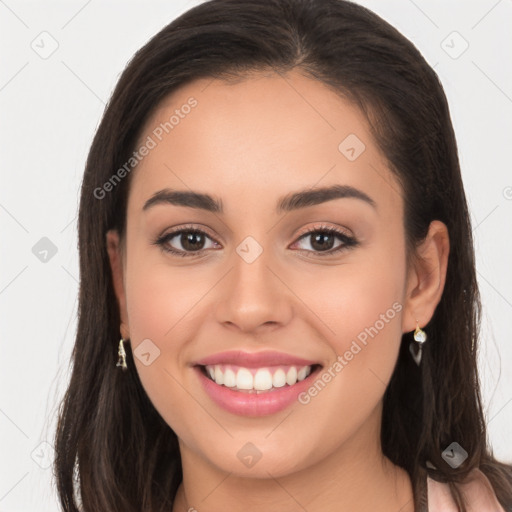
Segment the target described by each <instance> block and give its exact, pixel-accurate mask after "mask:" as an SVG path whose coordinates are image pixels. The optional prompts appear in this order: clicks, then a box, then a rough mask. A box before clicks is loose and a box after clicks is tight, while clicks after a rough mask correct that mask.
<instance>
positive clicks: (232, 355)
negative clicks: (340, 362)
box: [193, 350, 319, 368]
mask: <svg viewBox="0 0 512 512" xmlns="http://www.w3.org/2000/svg"><path fill="white" fill-rule="evenodd" d="M214 364H233V365H236V366H243V367H244V368H263V367H265V366H279V365H284V366H301V367H302V366H312V365H314V364H319V363H318V362H317V361H308V360H307V359H302V358H300V357H295V356H292V355H290V354H285V353H284V352H275V351H269V350H266V351H262V352H252V353H251V352H243V351H242V350H231V351H228V352H220V353H218V354H213V355H211V356H208V357H205V358H203V359H200V360H199V361H196V362H194V363H193V365H194V366H196V365H200V366H206V365H214Z"/></svg>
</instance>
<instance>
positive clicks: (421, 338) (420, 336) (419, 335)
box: [409, 320, 427, 366]
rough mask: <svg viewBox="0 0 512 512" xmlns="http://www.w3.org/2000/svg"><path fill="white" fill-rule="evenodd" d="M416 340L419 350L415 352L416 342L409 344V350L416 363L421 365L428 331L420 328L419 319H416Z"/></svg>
mask: <svg viewBox="0 0 512 512" xmlns="http://www.w3.org/2000/svg"><path fill="white" fill-rule="evenodd" d="M414 340H415V341H416V342H417V346H418V352H415V346H414V345H415V343H412V342H411V344H410V345H409V352H410V353H411V356H412V358H413V359H414V361H415V362H416V364H417V365H418V366H419V365H420V362H421V356H422V345H423V343H425V341H427V333H426V332H425V331H424V330H423V329H420V326H419V323H418V320H416V329H415V331H414Z"/></svg>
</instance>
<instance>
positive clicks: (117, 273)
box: [106, 229, 130, 339]
mask: <svg viewBox="0 0 512 512" xmlns="http://www.w3.org/2000/svg"><path fill="white" fill-rule="evenodd" d="M106 246H107V253H108V257H109V261H110V270H111V272H112V284H113V286H114V291H115V294H116V297H117V302H118V305H119V315H120V318H121V326H120V332H121V336H122V337H123V338H124V339H129V338H130V331H129V327H128V313H127V310H126V294H125V288H124V269H123V258H122V250H121V243H120V238H119V233H118V232H117V231H116V230H114V229H111V230H109V231H108V232H107V234H106Z"/></svg>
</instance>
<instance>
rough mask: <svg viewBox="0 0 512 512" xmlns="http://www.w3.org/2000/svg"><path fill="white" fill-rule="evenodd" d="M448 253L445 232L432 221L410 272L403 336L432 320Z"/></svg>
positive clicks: (440, 225) (441, 291)
mask: <svg viewBox="0 0 512 512" xmlns="http://www.w3.org/2000/svg"><path fill="white" fill-rule="evenodd" d="M449 252H450V240H449V234H448V228H447V227H446V225H445V224H444V223H443V222H441V221H439V220H434V221H432V222H431V223H430V227H429V231H428V233H427V236H426V237H425V240H424V241H423V242H422V243H421V245H420V246H419V247H418V248H417V252H416V255H415V257H414V258H413V260H414V263H413V265H412V268H411V269H410V271H409V276H408V288H407V295H406V300H405V307H404V316H403V322H402V331H403V332H410V331H412V330H414V329H415V328H416V321H417V322H418V323H419V325H420V327H424V326H425V325H426V324H427V323H428V322H429V321H430V319H431V318H432V316H433V314H434V311H435V309H436V307H437V305H438V304H439V301H440V300H441V297H442V295H443V290H444V285H445V282H446V271H447V268H448V256H449Z"/></svg>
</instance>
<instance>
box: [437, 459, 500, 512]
mask: <svg viewBox="0 0 512 512" xmlns="http://www.w3.org/2000/svg"><path fill="white" fill-rule="evenodd" d="M427 488H428V512H459V509H458V508H457V505H456V504H455V501H454V500H453V498H452V497H451V493H450V489H449V487H448V484H443V483H441V482H437V481H435V480H433V479H431V478H430V477H427ZM459 489H460V490H461V491H462V492H463V494H464V497H465V498H466V503H467V508H468V512H505V510H504V508H503V507H502V506H501V505H500V504H499V502H498V499H497V498H496V494H495V493H494V490H493V488H492V486H491V483H490V482H489V479H488V478H487V477H486V476H485V475H484V473H482V471H480V470H479V469H474V470H473V471H472V472H471V473H470V476H469V477H468V480H467V481H466V482H465V483H463V484H459Z"/></svg>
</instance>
